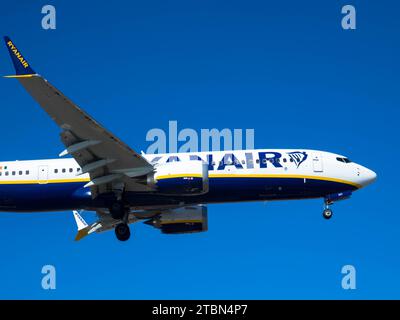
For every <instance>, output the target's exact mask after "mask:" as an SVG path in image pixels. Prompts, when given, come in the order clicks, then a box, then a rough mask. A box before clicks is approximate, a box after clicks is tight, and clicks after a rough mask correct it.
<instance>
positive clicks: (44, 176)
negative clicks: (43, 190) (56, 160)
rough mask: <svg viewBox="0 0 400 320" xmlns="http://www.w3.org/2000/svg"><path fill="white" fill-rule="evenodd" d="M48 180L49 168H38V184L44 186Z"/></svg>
mask: <svg viewBox="0 0 400 320" xmlns="http://www.w3.org/2000/svg"><path fill="white" fill-rule="evenodd" d="M48 179H49V168H48V166H39V167H38V183H40V184H46V183H47V182H48Z"/></svg>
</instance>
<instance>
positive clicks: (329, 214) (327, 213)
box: [322, 209, 333, 220]
mask: <svg viewBox="0 0 400 320" xmlns="http://www.w3.org/2000/svg"><path fill="white" fill-rule="evenodd" d="M332 215H333V212H332V210H331V209H325V210H324V212H323V213H322V216H323V217H324V218H325V219H327V220H329V219H330V218H332Z"/></svg>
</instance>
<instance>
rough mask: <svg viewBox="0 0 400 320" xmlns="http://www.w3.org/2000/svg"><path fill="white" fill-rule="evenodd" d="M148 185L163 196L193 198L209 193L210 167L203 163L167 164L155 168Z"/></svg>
mask: <svg viewBox="0 0 400 320" xmlns="http://www.w3.org/2000/svg"><path fill="white" fill-rule="evenodd" d="M147 184H148V185H150V186H153V187H155V189H156V190H157V191H158V192H159V193H161V194H167V195H181V196H191V195H200V194H205V193H207V192H208V165H207V164H206V163H203V162H202V161H179V162H167V163H164V164H160V165H158V166H156V167H155V172H154V173H152V174H151V175H149V176H148V177H147Z"/></svg>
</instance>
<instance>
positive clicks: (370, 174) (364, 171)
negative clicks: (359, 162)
mask: <svg viewBox="0 0 400 320" xmlns="http://www.w3.org/2000/svg"><path fill="white" fill-rule="evenodd" d="M360 171H361V172H360V176H361V185H362V186H363V187H365V186H367V185H369V184H371V183H373V182H374V181H375V180H376V177H377V175H376V173H375V172H374V171H372V170H370V169H368V168H365V167H362V168H361V170H360Z"/></svg>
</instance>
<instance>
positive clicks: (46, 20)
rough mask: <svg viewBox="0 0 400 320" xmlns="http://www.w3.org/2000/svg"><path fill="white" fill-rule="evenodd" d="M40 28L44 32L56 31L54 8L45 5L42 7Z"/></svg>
mask: <svg viewBox="0 0 400 320" xmlns="http://www.w3.org/2000/svg"><path fill="white" fill-rule="evenodd" d="M42 14H44V16H43V18H42V28H43V29H44V30H55V29H56V8H55V7H54V6H52V5H50V4H46V5H45V6H43V7H42Z"/></svg>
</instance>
